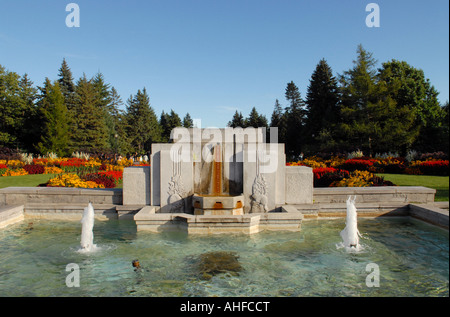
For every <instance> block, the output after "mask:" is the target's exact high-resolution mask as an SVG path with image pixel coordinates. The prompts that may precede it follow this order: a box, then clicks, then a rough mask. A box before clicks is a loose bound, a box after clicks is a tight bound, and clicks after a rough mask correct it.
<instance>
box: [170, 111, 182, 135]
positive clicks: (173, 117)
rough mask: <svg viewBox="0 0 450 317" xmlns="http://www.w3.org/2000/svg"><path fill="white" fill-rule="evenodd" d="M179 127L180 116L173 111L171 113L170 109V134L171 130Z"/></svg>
mask: <svg viewBox="0 0 450 317" xmlns="http://www.w3.org/2000/svg"><path fill="white" fill-rule="evenodd" d="M181 126H182V124H181V119H180V116H179V115H178V114H177V113H176V112H175V111H173V109H170V114H169V129H170V132H172V130H173V129H174V128H178V127H181ZM169 135H170V134H169Z"/></svg>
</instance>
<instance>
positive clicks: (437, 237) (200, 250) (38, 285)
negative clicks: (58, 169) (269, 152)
mask: <svg viewBox="0 0 450 317" xmlns="http://www.w3.org/2000/svg"><path fill="white" fill-rule="evenodd" d="M344 227H345V219H344V218H339V219H326V220H324V219H321V220H307V221H304V223H303V225H302V231H301V232H262V233H258V234H254V235H251V236H248V235H212V236H197V235H187V234H186V233H184V232H181V231H180V232H170V233H159V234H155V233H145V232H136V225H135V224H134V222H133V221H124V220H121V221H117V220H109V221H97V220H96V221H95V225H94V243H95V244H96V245H97V249H96V251H95V252H93V253H83V252H79V251H80V236H81V223H79V222H77V221H50V220H25V221H24V222H22V223H20V224H17V225H14V226H10V227H8V228H6V229H4V230H2V231H0V296H160V297H161V296H163V297H169V296H246V297H253V296H263V297H266V296H271V297H273V296H283V297H287V296H449V282H448V281H449V236H448V231H447V230H443V229H441V228H438V227H435V226H432V225H428V224H426V223H423V222H421V221H418V220H415V219H411V218H409V217H403V218H400V217H399V218H375V219H364V218H363V219H359V220H358V227H359V231H360V232H361V233H362V235H363V237H362V238H361V239H360V243H361V246H362V247H361V250H359V251H349V250H348V249H346V248H342V247H340V246H339V244H340V243H341V238H340V235H339V233H340V231H341V230H342V229H343V228H344ZM212 251H229V252H233V254H235V255H237V256H238V260H239V264H240V267H241V268H242V270H241V271H239V272H238V273H233V272H224V273H220V274H217V275H213V276H212V277H211V278H207V279H205V278H203V277H202V276H200V275H199V274H198V269H197V267H196V263H198V258H199V257H200V256H201V255H202V254H204V253H207V252H212ZM136 259H138V260H139V263H140V265H141V268H140V269H138V270H135V268H134V267H133V266H132V261H133V260H136ZM71 263H74V264H76V265H78V267H79V287H68V286H67V284H66V278H67V277H68V276H69V274H71V272H72V271H70V270H68V271H66V267H67V265H69V264H71ZM374 264H375V265H376V266H377V267H378V269H379V285H378V287H377V286H376V285H375V286H372V285H373V283H372V284H371V283H370V281H372V282H373V281H374V279H373V278H372V277H373V275H371V274H376V272H375V271H373V270H370V268H372V267H373V265H374ZM366 267H368V268H369V269H368V270H366ZM366 280H369V284H368V283H366ZM369 286H372V287H369Z"/></svg>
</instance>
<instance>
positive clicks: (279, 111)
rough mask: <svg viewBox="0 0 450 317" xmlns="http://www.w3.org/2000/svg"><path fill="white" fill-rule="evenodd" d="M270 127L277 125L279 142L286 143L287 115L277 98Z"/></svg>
mask: <svg viewBox="0 0 450 317" xmlns="http://www.w3.org/2000/svg"><path fill="white" fill-rule="evenodd" d="M270 127H276V128H277V130H278V142H279V143H286V133H287V116H286V113H285V112H284V111H283V108H282V107H281V105H280V102H279V101H278V99H276V100H275V106H274V109H273V112H272V117H271V119H270ZM271 133H272V132H271Z"/></svg>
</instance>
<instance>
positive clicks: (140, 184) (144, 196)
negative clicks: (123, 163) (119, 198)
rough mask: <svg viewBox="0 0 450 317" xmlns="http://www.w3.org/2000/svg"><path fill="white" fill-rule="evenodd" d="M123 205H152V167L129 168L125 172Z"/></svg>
mask: <svg viewBox="0 0 450 317" xmlns="http://www.w3.org/2000/svg"><path fill="white" fill-rule="evenodd" d="M123 205H150V167H149V166H135V167H127V168H125V169H124V171H123Z"/></svg>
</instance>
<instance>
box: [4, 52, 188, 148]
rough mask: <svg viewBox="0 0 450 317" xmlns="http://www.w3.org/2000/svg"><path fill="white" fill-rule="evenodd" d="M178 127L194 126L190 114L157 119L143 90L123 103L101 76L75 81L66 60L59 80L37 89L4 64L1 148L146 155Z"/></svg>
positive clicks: (164, 114) (60, 70)
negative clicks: (153, 146)
mask: <svg viewBox="0 0 450 317" xmlns="http://www.w3.org/2000/svg"><path fill="white" fill-rule="evenodd" d="M123 106H125V109H123V108H124V107H123ZM180 126H184V127H188V128H189V127H192V126H193V120H192V118H191V117H190V115H189V113H187V114H186V115H185V116H184V118H183V119H181V118H180V116H179V115H178V114H177V113H176V112H175V111H173V110H171V111H170V112H165V111H162V113H161V115H160V116H159V117H157V115H156V113H155V111H154V109H153V108H152V107H151V105H150V97H149V95H148V93H147V91H146V89H145V88H143V89H142V90H140V89H139V90H138V91H137V93H136V94H135V95H132V96H130V97H129V99H128V100H127V101H126V103H125V105H124V104H123V101H122V99H121V97H120V96H119V94H118V92H117V90H116V89H115V88H114V87H112V86H111V85H110V84H108V83H106V81H105V78H104V76H103V74H101V73H100V72H99V73H97V74H96V75H95V76H94V77H92V78H87V77H86V75H85V74H83V76H82V77H81V78H79V79H78V81H76V82H75V81H74V79H73V75H72V72H71V70H70V68H69V66H68V64H67V62H66V60H65V59H64V60H63V61H62V64H61V67H60V69H59V73H58V79H57V80H55V81H51V80H50V79H48V78H46V79H45V81H44V83H43V85H42V86H38V87H37V88H36V87H34V86H33V82H32V81H31V80H30V79H29V78H28V75H27V74H25V75H23V76H19V75H18V74H17V73H15V72H11V71H7V70H5V68H4V67H2V66H1V65H0V146H3V147H7V148H12V149H18V150H20V151H23V152H27V153H39V154H44V155H45V154H46V153H49V152H53V153H56V154H57V155H58V156H60V157H61V156H65V155H69V154H71V153H72V152H75V151H78V152H88V153H100V152H101V153H118V154H122V155H126V154H134V153H138V154H144V153H146V152H148V151H150V150H151V144H152V143H154V142H168V141H169V138H170V131H171V130H172V129H173V128H174V127H180Z"/></svg>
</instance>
